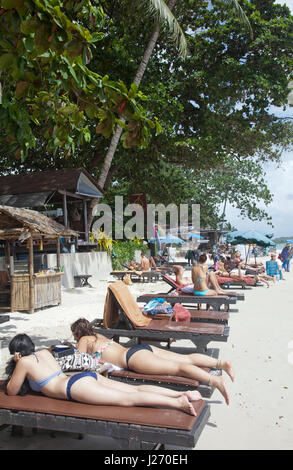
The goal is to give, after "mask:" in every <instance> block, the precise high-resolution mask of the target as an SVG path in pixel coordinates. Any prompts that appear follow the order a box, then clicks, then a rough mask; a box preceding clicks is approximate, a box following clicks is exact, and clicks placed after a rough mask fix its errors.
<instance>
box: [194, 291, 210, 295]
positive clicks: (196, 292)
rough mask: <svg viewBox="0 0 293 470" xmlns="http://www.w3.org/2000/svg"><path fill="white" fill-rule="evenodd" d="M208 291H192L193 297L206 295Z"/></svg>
mask: <svg viewBox="0 0 293 470" xmlns="http://www.w3.org/2000/svg"><path fill="white" fill-rule="evenodd" d="M208 291H209V290H194V291H193V295H202V296H204V295H206V293H207V292H208Z"/></svg>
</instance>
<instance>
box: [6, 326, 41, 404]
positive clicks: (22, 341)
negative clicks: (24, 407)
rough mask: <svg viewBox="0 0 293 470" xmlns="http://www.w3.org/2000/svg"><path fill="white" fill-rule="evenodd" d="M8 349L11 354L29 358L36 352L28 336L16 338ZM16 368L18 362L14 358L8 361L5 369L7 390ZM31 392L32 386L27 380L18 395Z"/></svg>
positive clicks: (17, 336)
mask: <svg viewBox="0 0 293 470" xmlns="http://www.w3.org/2000/svg"><path fill="white" fill-rule="evenodd" d="M8 349H9V352H10V354H15V353H20V354H21V356H29V355H30V354H32V353H33V352H35V345H34V343H33V341H32V340H31V338H30V337H29V336H28V335H26V334H19V335H16V336H14V338H12V340H11V341H10V343H9V346H8ZM15 367H16V362H15V360H14V359H13V358H12V359H10V361H8V363H7V365H6V369H5V372H6V374H7V379H6V381H5V388H6V386H7V384H8V382H9V380H10V379H11V377H12V374H13V372H14V369H15ZM29 391H30V386H29V383H28V380H27V379H25V381H24V382H23V384H22V386H21V388H20V390H19V392H18V394H19V395H26V394H27V393H28V392H29Z"/></svg>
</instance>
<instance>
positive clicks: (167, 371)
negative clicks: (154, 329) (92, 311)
mask: <svg viewBox="0 0 293 470" xmlns="http://www.w3.org/2000/svg"><path fill="white" fill-rule="evenodd" d="M71 331H72V334H73V337H74V339H75V341H77V343H78V344H77V348H78V350H79V352H80V353H87V354H93V355H94V356H96V357H98V358H99V359H100V360H101V361H102V362H110V363H111V364H114V365H116V366H118V367H122V368H124V369H129V370H132V371H134V372H137V373H140V374H156V375H157V374H158V375H159V374H164V375H174V376H179V377H187V378H191V379H194V380H198V381H199V382H204V383H206V384H209V385H212V386H213V387H216V388H217V389H218V390H219V391H220V392H221V393H222V395H223V396H224V398H225V400H226V403H227V404H229V395H228V392H227V388H226V384H225V380H224V378H223V377H222V376H221V377H216V376H213V375H210V374H209V373H208V372H206V371H205V370H203V369H202V368H204V367H206V368H212V367H216V368H220V369H222V370H224V371H225V372H226V373H227V374H228V375H229V376H230V378H231V380H232V381H234V371H233V368H232V366H231V363H230V362H229V361H219V360H217V359H214V358H212V357H210V356H206V355H203V354H196V353H195V354H188V355H182V354H177V353H175V352H172V351H167V350H165V349H161V348H157V347H156V346H153V345H152V346H149V345H147V344H139V345H136V346H133V347H130V348H127V347H124V346H122V345H121V344H118V343H115V342H114V341H109V339H108V338H106V337H105V336H103V335H100V334H96V333H95V332H94V329H93V326H92V325H91V324H90V322H89V321H88V320H86V319H85V318H80V319H79V320H77V321H76V322H74V323H73V324H72V325H71Z"/></svg>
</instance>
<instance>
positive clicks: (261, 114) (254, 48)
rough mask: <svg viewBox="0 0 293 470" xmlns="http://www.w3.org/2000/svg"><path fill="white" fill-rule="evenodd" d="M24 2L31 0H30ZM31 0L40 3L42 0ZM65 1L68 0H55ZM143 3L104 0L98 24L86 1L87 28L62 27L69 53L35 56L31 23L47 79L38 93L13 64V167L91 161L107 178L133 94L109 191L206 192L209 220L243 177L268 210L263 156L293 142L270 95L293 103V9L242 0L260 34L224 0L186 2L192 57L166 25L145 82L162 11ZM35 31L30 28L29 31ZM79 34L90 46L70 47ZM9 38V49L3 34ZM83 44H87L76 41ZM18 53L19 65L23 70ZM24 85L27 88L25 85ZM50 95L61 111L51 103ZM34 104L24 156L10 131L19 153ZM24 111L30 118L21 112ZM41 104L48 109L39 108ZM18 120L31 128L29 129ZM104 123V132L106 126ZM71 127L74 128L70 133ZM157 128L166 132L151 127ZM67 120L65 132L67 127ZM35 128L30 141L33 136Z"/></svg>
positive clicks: (5, 165)
mask: <svg viewBox="0 0 293 470" xmlns="http://www.w3.org/2000/svg"><path fill="white" fill-rule="evenodd" d="M3 1H6V2H9V1H10V2H12V0H1V5H2V6H3ZM17 2H19V3H21V2H22V0H17ZM23 3H24V4H27V3H28V2H27V1H26V0H23ZM32 3H33V5H34V6H35V8H39V5H40V4H41V3H42V2H37V1H34V2H32ZM44 3H45V1H44ZM48 3H50V4H52V2H48ZM57 3H58V4H59V1H58V2H57V0H56V4H57ZM62 3H63V4H64V5H66V8H67V9H66V13H67V15H68V18H69V21H71V22H72V20H73V17H72V15H73V12H74V9H70V8H69V5H70V2H66V3H65V2H62ZM143 3H145V2H140V1H138V0H133V1H131V2H129V1H128V0H100V1H97V2H93V5H95V8H96V14H95V21H96V25H95V26H94V25H92V24H91V20H90V18H91V16H90V15H91V13H90V12H89V11H87V10H83V7H81V5H85V4H86V5H88V4H89V3H88V2H83V1H81V2H75V3H74V5H75V8H76V9H78V13H79V15H80V18H81V19H80V23H79V24H80V28H81V29H80V30H79V29H78V31H77V32H74V34H73V32H72V30H71V29H70V27H69V31H70V34H71V35H72V34H73V38H71V39H70V38H68V36H66V35H67V30H66V27H63V28H62V31H63V30H64V31H65V33H62V34H64V39H63V42H62V41H61V43H62V53H60V55H59V56H58V54H59V49H58V50H57V52H54V53H52V52H50V61H51V55H52V54H53V55H54V54H55V55H56V59H54V62H52V63H51V62H49V63H48V58H46V54H47V53H48V51H47V52H46V51H45V52H43V53H42V54H41V56H43V54H45V57H41V58H39V57H37V58H36V60H35V59H34V60H32V56H31V54H32V52H30V51H27V50H26V46H25V43H26V42H27V41H25V42H24V39H27V38H26V37H25V38H24V37H23V35H24V33H21V35H20V39H18V42H19V44H21V46H19V47H20V48H21V50H19V54H20V55H21V54H24V56H25V57H28V59H27V58H26V59H25V64H28V63H30V62H29V60H31V63H32V65H30V67H31V69H30V67H28V69H24V70H25V73H27V72H31V73H33V74H35V75H36V77H37V78H36V81H35V82H34V81H33V87H35V86H36V85H35V83H36V84H39V85H38V86H40V88H39V89H38V90H39V91H38V92H37V93H36V92H35V88H32V92H33V93H34V95H33V96H32V95H29V93H28V90H29V89H30V88H29V87H30V86H32V85H31V81H30V79H29V78H26V77H24V78H23V77H21V78H19V77H17V72H16V78H15V79H13V80H12V79H11V83H9V85H6V82H5V73H6V74H7V71H6V69H5V71H4V70H3V69H2V70H3V72H2V78H1V80H2V84H3V88H4V91H5V89H6V86H7V87H8V89H7V93H8V94H7V95H6V96H7V97H8V96H9V99H12V100H14V101H13V102H14V103H15V104H16V107H14V106H12V104H11V106H10V104H8V103H7V102H4V106H3V105H2V108H1V109H0V120H1V121H0V122H1V124H0V126H1V129H0V131H1V134H2V136H0V159H1V163H2V169H3V170H2V171H3V172H5V171H10V170H16V171H26V170H29V171H32V170H42V169H45V168H63V167H76V166H83V167H85V168H86V169H87V170H89V171H90V172H91V173H92V175H93V176H94V177H95V178H98V176H99V173H100V169H101V167H102V165H103V161H104V157H105V155H106V152H107V149H108V146H109V138H108V137H109V136H110V135H111V133H112V132H113V129H114V126H115V125H116V123H117V122H120V121H119V117H120V115H121V106H122V107H123V106H124V103H127V107H128V110H129V112H128V114H127V115H126V117H127V118H128V119H127V122H126V123H125V124H123V130H124V136H123V138H122V139H121V142H120V144H119V146H118V148H117V151H116V154H115V157H114V159H113V162H112V165H111V167H110V171H109V174H108V178H107V180H106V185H105V189H106V195H105V198H106V200H109V201H110V200H111V197H112V196H113V195H114V194H115V192H121V194H125V195H126V196H128V195H129V194H131V193H133V192H146V193H147V196H148V201H149V202H157V201H158V199H159V198H160V201H161V202H165V203H166V204H168V203H170V202H176V203H180V202H181V203H183V202H187V201H195V202H199V203H201V211H202V214H203V215H204V217H205V221H206V223H211V221H216V219H217V212H218V207H219V204H220V202H221V200H223V198H224V197H225V195H226V192H227V187H228V186H229V185H231V184H232V183H233V188H234V191H228V197H229V201H230V203H232V204H234V205H236V206H237V207H239V208H240V209H241V210H242V212H243V214H246V215H248V216H249V217H251V218H252V219H257V218H263V217H266V214H265V212H264V211H261V210H259V209H258V205H257V202H258V201H260V200H262V201H263V202H265V203H266V204H268V203H269V202H270V201H271V197H272V195H271V194H270V193H269V192H268V190H267V188H266V186H265V182H264V175H263V170H262V167H261V164H262V162H265V161H268V160H274V161H276V162H277V161H278V160H279V159H280V155H281V153H282V151H283V150H284V149H290V148H292V142H293V128H292V123H290V122H288V121H286V120H281V119H278V118H277V117H276V116H274V115H273V114H272V113H271V111H270V106H271V105H274V106H279V107H283V106H285V105H286V103H287V95H288V83H289V81H290V80H292V70H293V67H292V65H293V17H292V16H291V15H290V11H289V9H288V8H287V7H286V6H281V5H279V4H276V3H275V1H274V0H249V1H248V0H240V1H239V3H240V5H241V7H242V8H243V10H244V11H245V13H246V15H247V17H248V19H249V21H250V24H251V27H252V30H253V37H251V35H250V34H249V31H248V30H247V28H246V26H245V25H244V24H243V23H242V22H241V21H240V19H239V17H238V16H237V15H236V14H234V13H233V12H232V11H231V9H230V8H228V6H227V2H225V1H224V0H213V1H211V2H208V1H206V0H182V1H180V2H177V4H176V6H175V8H174V10H173V13H174V15H175V16H176V18H177V21H178V23H179V25H180V26H181V28H182V30H183V32H184V33H185V37H186V40H187V47H188V55H187V57H185V58H184V59H183V58H182V57H180V55H179V54H178V51H177V50H176V49H175V47H174V43H173V42H172V41H171V38H168V37H166V35H160V36H159V39H158V41H157V45H156V47H155V49H154V52H153V54H152V56H151V58H150V61H149V64H148V67H147V69H146V71H145V74H144V76H143V79H142V82H141V85H140V87H139V88H138V87H137V88H136V87H134V86H132V80H133V77H134V76H135V73H136V70H137V67H138V64H139V63H140V60H141V57H142V56H143V53H144V49H145V46H146V44H147V42H148V40H149V38H150V35H151V32H152V31H153V28H154V21H155V20H154V18H153V17H152V16H150V17H148V16H146V15H145V10H144V8H145V5H143ZM64 5H63V7H64ZM79 8H80V9H79ZM84 8H85V9H86V7H84ZM13 11H14V13H13V15H12V13H11V12H10V10H9V9H8V10H7V11H5V14H4V15H2V16H1V17H0V21H1V22H0V27H3V22H2V20H1V19H3V18H5V15H8V14H9V15H11V19H12V17H14V16H15V15H16V12H15V10H13ZM0 13H1V12H0ZM43 14H44V13H43V12H42V13H41V15H43ZM74 14H76V12H75V13H74ZM22 15H23V13H22ZM46 15H47V13H46ZM36 16H37V17H38V14H37V15H36ZM142 17H143V18H144V20H143V21H141V18H142ZM9 18H10V17H9ZM50 18H52V16H51V17H50ZM54 18H55V17H54ZM6 21H7V20H6ZM11 21H12V20H11ZM14 21H16V20H14ZM17 21H20V20H17ZM22 21H24V20H23V19H22ZM74 24H75V23H74ZM49 25H53V26H54V25H55V19H53V20H52V19H50V22H49ZM75 26H76V25H75ZM92 26H94V28H92ZM18 27H19V23H18ZM48 27H49V30H48V31H47V43H46V44H47V46H46V47H48V41H49V39H50V38H52V39H51V40H50V41H49V44H52V43H53V42H54V44H55V43H56V44H57V45H58V41H59V39H58V37H57V36H56V37H55V35H56V34H57V31H58V30H59V28H58V29H56V30H54V32H53V34H51V33H52V29H50V28H51V26H48ZM82 28H85V30H87V32H88V34H89V35H90V36H91V37H93V38H94V40H93V41H92V40H91V39H90V38H89V36H87V39H86V40H85V39H84V37H83V34H86V33H85V31H84V29H82ZM59 32H60V31H59ZM35 34H36V33H35ZM49 34H50V35H49ZM33 35H34V33H28V36H29V38H30V39H32V37H33ZM14 36H15V34H14ZM15 37H16V36H15ZM62 37H63V36H62ZM73 40H74V41H77V43H78V44H79V45H81V46H80V47H81V49H79V50H80V54H79V55H78V56H75V57H73V58H71V55H70V52H69V51H68V48H69V50H70V44H71V45H72V42H71V41H73ZM11 41H12V34H11V38H10V42H11ZM91 41H92V42H91ZM77 43H76V44H77ZM68 44H69V45H68ZM64 45H66V47H65V48H64ZM94 46H95V47H94ZM0 47H2V48H3V46H2V42H0ZM13 47H14V46H13ZM28 47H29V48H30V47H32V43H31V41H28ZM35 47H36V46H35V45H34V48H35ZM37 47H39V46H37ZM42 47H45V44H44V45H43V46H42ZM56 47H57V46H56ZM73 50H75V51H76V49H75V48H73V49H72V51H73ZM86 51H90V52H89V54H90V55H91V57H90V58H91V60H90V62H89V63H86V62H87V58H86V57H87V52H86ZM5 53H9V52H8V51H6V52H5ZM10 53H11V52H10ZM1 57H2V56H1ZM1 57H0V67H1ZM58 57H59V58H58ZM63 57H65V59H66V60H67V62H66V60H65V61H63ZM60 58H62V59H60ZM11 63H12V62H9V67H10V68H9V70H10V72H9V74H10V76H12V74H13V73H15V72H13V67H14V66H12V65H11ZM13 63H14V62H13ZM18 63H19V62H17V64H18ZM38 63H39V64H41V67H44V71H43V72H42V73H43V74H44V75H46V74H48V75H46V76H47V77H49V76H50V74H51V73H52V74H53V75H52V76H53V79H52V83H51V82H50V85H49V88H48V89H45V90H44V91H45V94H46V95H44V96H46V100H48V101H47V102H46V100H44V101H45V105H44V103H43V102H42V98H41V96H42V91H43V90H42V84H41V83H40V73H38V71H37V69H38V67H39V66H38ZM53 64H55V67H57V69H56V70H58V73H57V72H56V70H54V67H53ZM73 64H74V67H73ZM69 66H70V67H71V68H72V69H73V71H74V73H75V74H77V71H81V72H80V75H79V72H78V77H80V80H85V83H86V86H85V89H84V87H81V91H80V96H78V97H77V96H76V93H75V92H76V91H77V89H79V88H78V86H77V85H76V84H77V82H76V80H75V78H74V77H72V76H71V71H70V68H69ZM18 67H19V68H20V69H21V67H20V66H19V65H18ZM50 67H52V68H50ZM61 70H63V71H64V70H65V72H66V73H67V75H66V76H67V77H70V78H69V79H66V78H64V77H63V76H62V73H63V72H61ZM54 74H55V75H56V76H55V75H54ZM91 76H94V77H95V79H96V80H98V82H99V83H100V84H101V87H100V88H99V96H93V95H92V93H93V92H92V90H93V88H92V82H91V79H90V77H91ZM102 77H104V79H103V78H102ZM108 77H110V78H108ZM110 79H111V81H110ZM58 80H62V81H63V82H62V86H67V87H68V88H69V90H68V92H67V93H64V95H63V94H62V95H58V93H56V95H55V94H54V93H52V90H54V89H56V90H57V91H58V90H59V88H58V86H57V85H56V82H57V81H58ZM23 81H24V82H29V85H28V86H27V88H24V89H23V90H24V91H23V93H24V95H20V96H19V97H16V96H15V93H16V86H15V85H17V83H18V82H23ZM22 86H23V87H25V86H26V85H24V84H23V85H22ZM18 87H19V92H20V90H21V85H18ZM54 87H55V88H54ZM70 87H71V88H70ZM73 90H74V91H75V92H74V91H73ZM9 93H10V95H9ZM50 93H51V94H50ZM5 94H6V93H4V95H3V99H4V100H5ZM84 94H85V95H84ZM48 95H50V97H51V99H48ZM24 96H25V97H26V98H28V100H27V99H24ZM52 96H53V98H52ZM63 96H64V97H63ZM67 99H70V100H72V103H73V105H74V106H79V108H80V109H79V111H78V112H76V111H74V112H72V113H71V112H70V110H68V114H66V112H65V113H64V114H65V116H64V114H62V113H63V112H64V110H63V112H62V111H61V110H62V107H63V106H65V108H66V107H67V106H68V103H67V101H66V100H67ZM63 100H64V101H63ZM82 100H85V101H86V103H84V102H83V101H82ZM48 102H49V105H48V104H47V103H48ZM60 102H61V103H62V106H61V109H60ZM52 103H53V105H52ZM56 103H58V105H59V108H58V105H56ZM63 103H64V104H63ZM31 104H32V105H34V106H36V108H34V107H31ZM142 104H143V106H142ZM50 106H52V112H51V111H50V113H48V109H50V110H51V108H50ZM69 106H70V105H69ZM119 106H120V110H119V109H118V107H119ZM18 107H19V109H20V114H19V115H17V114H16V117H15V115H14V114H13V113H14V112H16V111H14V110H17V109H18ZM34 109H35V112H36V114H35V115H34V116H35V118H36V119H37V120H39V121H40V122H35V123H34V122H33V123H32V126H35V127H34V129H33V131H34V132H33V140H34V143H33V145H34V147H33V145H30V144H29V145H28V146H26V148H27V150H23V148H22V150H21V151H22V152H23V154H22V155H23V156H24V155H25V154H26V158H25V160H23V162H22V163H21V165H20V164H19V161H17V162H16V161H15V158H14V155H13V153H11V152H10V153H9V152H7V141H8V142H9V143H10V144H11V145H14V149H13V150H14V153H15V152H16V156H19V141H18V139H20V140H21V141H25V140H26V138H25V139H24V138H23V135H21V134H20V132H28V130H27V127H26V122H29V121H30V119H31V115H33V110H34ZM39 109H40V111H39ZM75 109H76V108H75ZM23 110H24V111H25V112H24V118H23V124H22V125H21V123H20V119H19V118H20V116H21V115H22V112H23ZM36 110H37V111H36ZM39 112H40V116H43V118H42V119H40V117H39V119H38V116H37V114H38V113H39ZM10 113H11V114H10ZM26 113H29V114H26ZM42 113H43V114H42ZM80 113H81V115H80ZM95 113H96V114H95ZM4 114H5V116H4ZM7 116H8V117H7ZM27 116H29V117H27ZM78 116H80V119H82V121H80V123H79V122H78V123H76V122H74V120H75V119H77V117H78ZM106 116H107V117H106ZM53 118H54V119H55V121H58V124H57V125H56V123H55V122H53V123H52V119H53ZM104 118H105V120H103V119H104ZM5 119H6V121H5ZM7 119H8V121H7ZM11 121H12V124H11ZM7 122H8V124H7ZM15 122H16V123H17V125H16V126H15ZM9 123H10V124H9ZM52 124H54V125H52ZM17 126H18V127H19V129H21V130H19V134H18V133H17V128H18V127H17ZM97 126H98V132H99V133H96V130H97ZM64 127H66V129H65V130H63V133H62V132H61V129H63V128H64ZM152 127H153V128H154V130H155V131H157V132H155V133H150V132H149V129H150V128H152ZM15 129H16V130H15ZM52 129H53V132H52ZM58 129H59V130H60V134H58V135H57V130H58ZM68 129H69V131H70V132H68ZM50 132H52V133H50ZM87 133H88V134H87ZM28 134H29V132H28ZM64 135H65V136H68V137H69V141H68V140H66V142H65V143H64V145H56V144H58V141H59V139H60V138H61V139H62V138H63V136H64ZM9 136H10V137H9ZM58 136H59V137H58ZM86 136H88V137H86ZM89 136H90V138H89ZM31 138H32V137H31ZM10 139H12V140H11V142H10ZM13 139H14V140H13ZM15 139H16V140H15ZM27 139H28V142H30V140H29V137H28V138H27ZM55 139H58V140H55ZM70 139H72V141H70ZM129 139H130V140H129ZM61 142H63V141H62V140H61ZM132 144H133V145H132ZM138 147H139V148H138ZM142 147H144V148H142ZM227 166H228V167H229V168H230V170H229V171H228V173H227V172H226V173H225V178H224V177H223V175H222V176H221V177H220V175H221V174H222V173H223V169H224V168H227ZM231 169H232V170H231ZM230 171H232V173H229V172H230ZM221 172H222V173H221ZM233 172H235V177H234V178H233ZM228 175H229V177H228ZM221 198H222V199H221Z"/></svg>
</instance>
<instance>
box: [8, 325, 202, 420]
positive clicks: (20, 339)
mask: <svg viewBox="0 0 293 470" xmlns="http://www.w3.org/2000/svg"><path fill="white" fill-rule="evenodd" d="M9 351H10V353H11V354H13V359H11V360H10V361H9V363H8V365H7V367H6V373H7V374H8V379H7V382H6V392H7V394H8V395H18V394H20V395H24V394H25V393H28V392H29V390H30V389H32V390H34V391H36V392H42V393H43V395H46V396H47V397H52V398H59V399H61V400H71V401H77V402H81V403H86V404H90V405H116V406H151V407H167V408H174V409H178V410H182V411H184V412H186V413H189V414H192V415H194V416H196V413H195V410H194V408H193V406H192V403H191V402H190V401H189V400H192V401H195V400H199V399H201V395H200V393H199V392H196V391H188V392H175V391H173V390H169V389H167V388H162V387H156V386H151V385H141V386H133V385H128V384H122V383H120V382H115V381H114V380H110V379H107V378H106V377H103V376H102V375H97V374H96V373H95V372H81V373H78V374H75V375H72V376H71V377H70V378H69V377H68V376H67V375H65V374H64V373H63V372H62V370H61V369H60V366H59V364H58V363H57V361H56V360H55V359H54V357H53V356H52V354H51V353H50V352H49V351H48V350H47V349H43V350H40V351H37V352H35V345H34V343H33V342H32V340H31V338H30V337H29V336H27V335H25V334H19V335H17V336H15V337H14V338H13V339H12V340H11V342H10V343H9Z"/></svg>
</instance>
